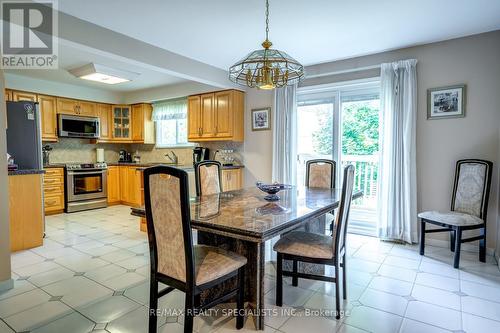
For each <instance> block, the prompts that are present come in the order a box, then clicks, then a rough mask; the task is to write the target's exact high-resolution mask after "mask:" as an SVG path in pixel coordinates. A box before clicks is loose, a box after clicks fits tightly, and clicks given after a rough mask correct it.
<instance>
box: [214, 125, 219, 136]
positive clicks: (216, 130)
mask: <svg viewBox="0 0 500 333" xmlns="http://www.w3.org/2000/svg"><path fill="white" fill-rule="evenodd" d="M217 132H219V131H218V129H217V125H215V134H217Z"/></svg>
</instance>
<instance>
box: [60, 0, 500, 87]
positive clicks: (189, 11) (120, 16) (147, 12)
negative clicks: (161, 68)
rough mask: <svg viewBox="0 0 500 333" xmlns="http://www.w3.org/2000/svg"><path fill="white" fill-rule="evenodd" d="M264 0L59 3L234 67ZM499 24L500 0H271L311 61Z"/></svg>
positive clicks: (286, 32) (276, 39)
mask: <svg viewBox="0 0 500 333" xmlns="http://www.w3.org/2000/svg"><path fill="white" fill-rule="evenodd" d="M264 3H265V2H264V0H210V1H207V0H183V1H173V0H144V1H137V0H106V1H102V0H85V5H83V4H82V1H81V0H64V1H59V9H60V10H61V11H63V12H65V13H67V14H70V15H73V16H76V17H78V18H80V19H83V20H86V21H89V22H91V23H94V24H97V25H100V26H103V27H105V28H108V29H111V30H114V31H116V32H119V33H122V34H125V35H127V36H129V37H133V38H136V39H139V40H142V41H144V42H147V43H150V44H152V45H155V46H157V47H161V48H163V49H166V50H169V51H171V52H175V53H178V54H180V55H183V56H186V57H188V58H192V59H195V60H199V61H201V62H203V63H206V64H210V65H212V66H216V67H219V68H223V69H227V68H228V67H229V66H230V65H231V64H233V63H234V62H236V61H237V60H239V59H240V58H242V57H243V56H244V55H246V54H247V53H248V52H250V51H252V50H253V49H257V48H260V43H261V42H262V41H263V39H264ZM498 29H500V1H498V0H439V1H436V0H406V1H404V5H403V4H402V1H401V0H377V1H374V0H351V1H340V0H315V1H304V0H270V40H271V41H272V42H273V43H274V47H276V48H278V49H281V50H284V51H286V52H287V53H289V54H290V55H291V56H292V57H294V58H296V59H297V60H298V61H300V62H302V63H303V64H305V65H311V64H316V63H321V62H327V61H333V60H338V59H344V58H350V57H355V56H360V55H366V54H373V53H377V52H382V51H387V50H392V49H397V48H402V47H406V46H413V45H419V44H425V43H430V42H435V41H440V40H446V39H451V38H456V37H462V36H466V35H472V34H477V33H481V32H486V31H492V30H498ZM54 75H55V74H54ZM153 76H154V75H153ZM68 79H69V78H68ZM157 79H160V78H158V77H157ZM164 79H167V78H164ZM141 80H142V79H141ZM137 84H140V83H138V82H137ZM117 89H119V87H117Z"/></svg>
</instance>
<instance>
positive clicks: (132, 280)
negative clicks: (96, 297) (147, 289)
mask: <svg viewBox="0 0 500 333" xmlns="http://www.w3.org/2000/svg"><path fill="white" fill-rule="evenodd" d="M144 281H146V278H145V277H144V276H143V275H140V274H137V273H134V272H130V273H125V274H122V275H118V276H115V277H113V278H111V279H108V280H105V281H103V282H102V284H103V285H105V286H106V287H108V288H110V289H113V290H124V289H126V288H129V287H133V286H136V285H138V284H140V283H142V282H144Z"/></svg>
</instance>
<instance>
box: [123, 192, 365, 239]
mask: <svg viewBox="0 0 500 333" xmlns="http://www.w3.org/2000/svg"><path fill="white" fill-rule="evenodd" d="M265 195H266V194H265V193H264V192H262V191H260V190H259V189H257V188H245V189H242V190H237V191H231V192H223V193H219V194H212V195H205V196H200V197H197V198H194V199H193V201H192V202H191V224H192V227H193V228H194V229H198V230H202V231H207V232H212V233H215V234H220V235H224V236H229V237H234V238H238V239H243V240H248V241H255V242H259V243H260V242H264V241H266V240H267V239H270V238H273V237H275V236H277V235H280V234H282V233H284V232H286V231H289V230H293V229H295V228H298V227H299V226H301V225H302V224H304V223H306V221H307V220H309V219H311V218H315V217H319V216H321V215H324V214H325V213H328V212H329V211H331V210H333V209H335V208H337V207H338V205H339V201H340V195H341V190H340V189H320V188H308V187H304V186H302V187H292V188H291V189H288V190H283V191H281V192H279V193H278V195H279V196H280V200H279V201H275V202H268V201H266V200H264V196H265ZM362 195H363V193H362V192H361V191H357V192H355V193H353V198H354V199H357V198H359V197H361V196H362ZM132 214H133V215H136V216H141V217H144V216H145V212H144V208H133V209H132Z"/></svg>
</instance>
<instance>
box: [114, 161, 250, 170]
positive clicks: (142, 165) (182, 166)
mask: <svg viewBox="0 0 500 333" xmlns="http://www.w3.org/2000/svg"><path fill="white" fill-rule="evenodd" d="M107 164H108V165H109V166H120V165H123V166H135V167H139V168H149V167H152V166H155V165H167V166H173V167H176V168H179V169H183V170H189V169H193V168H194V166H193V165H192V164H168V163H161V162H156V163H155V162H151V163H133V162H131V163H127V162H125V163H107ZM244 167H245V166H244V165H232V166H223V167H222V169H241V168H244Z"/></svg>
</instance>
